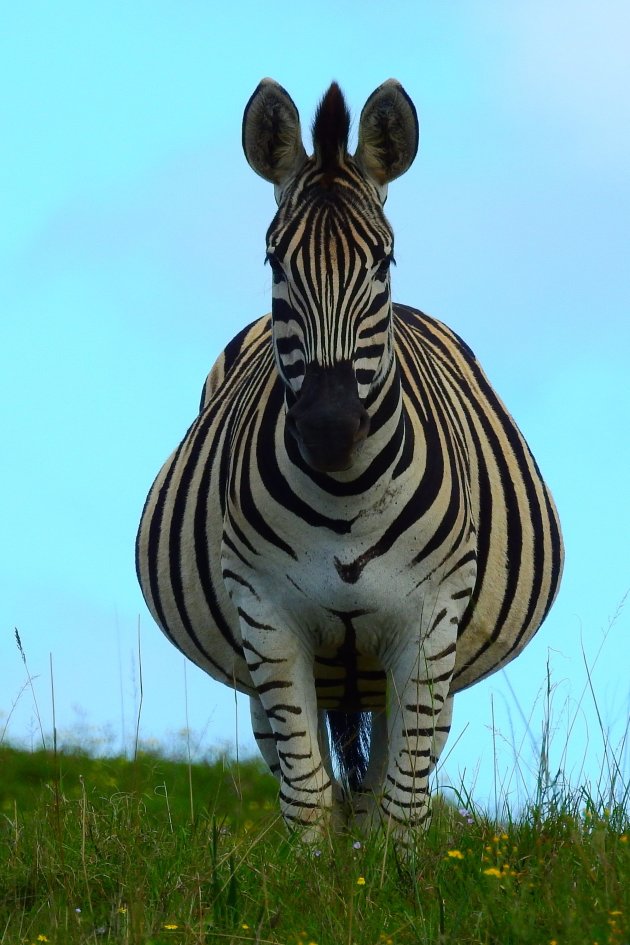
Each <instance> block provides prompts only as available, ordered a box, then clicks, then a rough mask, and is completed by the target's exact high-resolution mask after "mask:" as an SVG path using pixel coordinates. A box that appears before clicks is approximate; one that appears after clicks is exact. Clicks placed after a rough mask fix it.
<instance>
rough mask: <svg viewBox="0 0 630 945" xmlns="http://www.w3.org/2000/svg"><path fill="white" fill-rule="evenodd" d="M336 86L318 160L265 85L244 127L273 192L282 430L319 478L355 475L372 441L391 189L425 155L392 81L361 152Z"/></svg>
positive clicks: (321, 125) (326, 109)
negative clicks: (352, 142) (352, 140)
mask: <svg viewBox="0 0 630 945" xmlns="http://www.w3.org/2000/svg"><path fill="white" fill-rule="evenodd" d="M349 127H350V115H349V112H348V109H347V107H346V103H345V101H344V98H343V95H342V93H341V90H340V88H339V86H338V85H337V84H336V83H333V84H332V85H331V86H330V88H329V89H328V92H327V93H326V95H325V96H324V98H323V99H322V101H321V103H320V105H319V108H318V110H317V114H316V116H315V121H314V123H313V149H314V153H313V154H312V156H310V157H309V156H308V155H307V153H306V151H305V149H304V145H303V143H302V136H301V131H300V118H299V114H298V111H297V108H296V107H295V104H294V103H293V101H292V99H291V98H290V96H289V95H288V94H287V92H286V91H285V90H284V89H283V88H282V86H280V85H278V84H277V83H276V82H274V81H273V80H271V79H263V81H262V82H261V83H260V85H259V86H258V88H257V89H256V91H255V92H254V94H253V95H252V97H251V98H250V100H249V102H248V104H247V107H246V109H245V114H244V117H243V149H244V151H245V156H246V158H247V160H248V162H249V164H250V165H251V167H252V168H253V169H254V170H255V171H256V172H257V173H258V174H260V175H261V177H264V178H265V180H268V181H270V182H271V183H273V185H274V189H275V195H276V201H277V203H278V211H277V213H276V215H275V217H274V219H273V221H272V223H271V226H270V227H269V229H268V231H267V261H268V262H269V265H270V266H271V271H272V275H273V299H272V336H273V345H274V351H275V357H276V363H277V366H278V371H279V374H280V377H281V378H282V381H283V383H284V385H285V391H286V401H287V407H288V411H287V416H286V427H287V430H288V432H289V434H290V435H291V436H293V437H294V438H295V440H296V442H297V445H298V447H299V449H300V452H301V454H302V457H303V459H304V460H305V462H307V463H308V464H309V465H310V466H311V467H312V468H314V469H316V470H318V471H321V472H336V471H340V470H343V469H348V468H349V467H350V466H352V464H353V461H354V458H355V455H356V452H357V450H358V448H359V447H360V445H361V444H362V443H363V441H364V440H365V438H366V437H367V436H368V434H369V432H370V406H371V405H372V404H373V403H374V400H375V398H376V396H377V394H378V391H379V389H380V387H381V386H382V384H383V382H384V380H385V378H386V377H387V375H388V372H389V371H390V369H392V365H393V339H392V315H391V292H390V279H389V268H390V265H391V263H392V261H393V241H394V240H393V233H392V230H391V227H390V226H389V223H388V222H387V220H386V218H385V214H384V213H383V204H384V203H385V199H386V196H387V185H388V184H389V182H390V181H391V180H393V179H394V178H396V177H399V176H400V175H401V174H403V173H404V172H405V171H406V170H407V169H408V168H409V166H410V165H411V163H412V161H413V159H414V157H415V155H416V151H417V149H418V120H417V116H416V110H415V108H414V106H413V103H412V102H411V100H410V98H409V97H408V95H407V93H406V92H405V91H404V89H403V88H402V86H401V85H400V84H399V83H398V82H396V81H395V80H394V79H389V80H388V81H387V82H385V83H384V84H383V85H381V86H379V88H378V89H376V91H375V92H373V93H372V95H371V96H370V97H369V98H368V100H367V102H366V104H365V106H364V108H363V111H362V113H361V118H360V121H359V134H358V147H357V150H356V152H355V153H354V155H350V154H349V153H348V133H349Z"/></svg>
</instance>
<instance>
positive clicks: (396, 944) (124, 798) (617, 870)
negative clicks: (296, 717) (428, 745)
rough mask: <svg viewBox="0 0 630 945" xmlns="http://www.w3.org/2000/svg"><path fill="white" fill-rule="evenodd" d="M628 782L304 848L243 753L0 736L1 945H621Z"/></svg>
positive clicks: (441, 810) (441, 813)
mask: <svg viewBox="0 0 630 945" xmlns="http://www.w3.org/2000/svg"><path fill="white" fill-rule="evenodd" d="M629 836H630V823H629V819H628V810H627V791H626V793H625V794H624V793H623V792H622V794H621V796H620V797H619V798H618V799H617V800H614V799H613V800H612V801H610V802H609V806H607V807H604V806H603V803H602V802H596V801H594V800H593V799H592V798H591V797H589V795H588V793H587V792H586V791H578V792H576V793H575V794H573V795H571V796H558V795H557V793H555V794H554V795H553V797H551V798H549V797H544V796H542V795H541V796H540V797H539V798H538V799H537V801H536V803H532V804H531V805H530V807H529V808H528V809H526V810H524V811H522V812H520V813H519V815H518V817H516V818H514V819H512V818H510V816H509V815H508V816H507V820H506V821H505V822H504V823H495V822H493V821H492V820H491V819H490V818H488V817H487V816H485V815H484V814H483V813H482V812H479V811H475V810H463V809H461V810H457V809H455V808H453V807H451V806H450V805H448V804H446V803H444V802H441V803H440V802H439V801H438V803H437V804H436V811H435V816H434V820H433V824H432V826H431V828H430V830H429V832H428V833H427V835H426V836H425V837H423V838H422V840H421V842H420V845H419V849H418V852H417V855H416V857H415V859H414V860H413V861H412V862H409V863H401V862H399V860H398V858H397V855H396V851H395V850H394V849H393V848H392V844H391V843H390V842H388V839H387V837H374V838H371V839H369V840H367V841H366V840H365V838H358V837H347V836H346V837H343V836H342V837H329V838H326V840H325V841H322V843H321V845H320V847H319V848H314V849H310V848H304V847H303V845H301V844H300V843H299V842H298V841H297V839H296V838H295V837H293V838H291V837H289V836H288V835H287V832H286V830H285V828H284V826H283V825H282V823H281V822H280V821H279V818H278V806H277V789H276V784H275V782H274V780H273V778H271V777H270V776H269V774H267V773H266V772H265V769H264V768H263V767H262V764H261V763H259V762H258V761H245V762H241V763H240V764H239V765H236V764H235V763H234V762H231V761H229V760H228V759H220V760H217V761H215V762H213V763H211V764H193V765H190V766H189V765H188V764H185V763H182V762H179V761H173V760H169V759H167V758H162V757H159V756H154V755H140V756H139V757H138V758H137V759H136V760H135V761H127V760H124V759H121V758H107V759H101V758H94V757H90V756H88V755H83V754H80V753H76V752H73V753H69V754H67V753H59V754H56V755H55V754H53V753H49V752H44V751H39V752H24V751H20V750H17V749H14V748H10V747H0V943H2V945H5V943H6V945H14V943H15V945H18V943H35V942H46V941H47V942H50V943H51V945H79V943H81V945H82V943H88V942H89V943H100V942H113V943H129V945H166V943H177V945H184V943H186V945H188V943H190V945H192V943H195V945H201V943H210V942H212V943H214V942H217V943H219V942H221V943H237V942H238V943H243V942H252V943H255V942H258V943H277V945H300V943H301V945H309V943H316V945H346V943H347V945H352V943H354V945H417V943H420V945H424V943H427V945H428V943H438V942H439V943H442V945H446V943H449V945H450V943H453V945H455V943H457V945H468V943H475V945H477V943H493V945H494V943H496V945H509V943H515V945H516V943H518V945H552V943H557V945H566V943H575V945H587V943H588V945H595V943H597V945H627V943H628V942H629V941H630V931H629V929H630V921H629V920H630V842H629Z"/></svg>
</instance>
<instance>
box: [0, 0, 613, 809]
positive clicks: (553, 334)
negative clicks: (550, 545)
mask: <svg viewBox="0 0 630 945" xmlns="http://www.w3.org/2000/svg"><path fill="white" fill-rule="evenodd" d="M382 11H383V7H382V5H381V4H378V5H377V4H376V3H374V2H373V0H362V2H361V3H355V2H348V3H345V4H344V5H343V6H340V5H339V4H338V3H337V2H334V3H332V2H323V3H319V4H318V6H317V13H316V14H315V13H314V11H313V10H312V9H311V7H310V5H309V6H307V5H305V6H304V8H303V9H302V8H299V9H294V10H293V11H292V12H291V13H290V14H289V13H284V14H283V15H282V22H278V21H277V20H274V17H273V16H272V15H271V14H270V13H269V8H268V7H265V6H264V5H261V4H259V3H252V2H242V3H240V4H238V5H233V6H229V5H224V6H223V7H222V8H221V9H220V10H216V9H215V5H211V4H210V3H208V2H205V3H203V2H192V0H191V2H184V0H182V2H178V3H173V2H170V3H168V2H159V0H153V2H151V3H148V2H146V3H145V2H135V3H132V4H129V3H127V4H122V3H116V2H114V3H112V4H108V6H107V9H105V8H104V7H103V8H101V9H100V10H98V8H96V7H94V6H93V5H88V4H85V3H78V2H77V3H71V2H64V0H61V2H60V3H58V4H55V5H50V4H46V3H35V2H33V3H29V2H26V3H23V4H21V5H20V6H19V7H18V6H17V5H13V6H12V7H11V8H10V9H7V10H5V11H4V12H3V29H2V33H1V35H0V76H1V78H2V90H3V91H2V95H1V96H0V123H1V126H2V128H3V129H4V132H5V133H4V135H3V138H4V144H3V148H2V152H1V153H0V207H1V214H0V221H1V222H0V311H1V312H2V320H1V323H0V325H1V327H0V332H1V335H0V385H1V386H2V404H3V409H2V411H1V412H0V436H1V442H2V444H3V462H2V466H1V471H0V476H1V478H2V488H1V489H0V496H1V498H0V502H1V503H2V509H1V520H2V523H3V535H4V540H3V541H2V543H1V545H0V555H1V557H2V561H1V565H0V732H2V729H3V728H4V727H5V724H6V734H5V737H7V738H9V739H13V740H19V739H22V740H24V741H26V742H27V743H30V742H31V741H34V742H36V741H37V732H38V725H37V723H36V721H35V707H34V702H33V697H32V694H31V693H30V691H29V690H25V691H22V687H23V684H24V681H25V679H26V676H25V671H24V667H23V665H22V662H21V659H20V656H19V654H18V652H17V649H16V647H15V643H14V638H13V628H14V627H18V629H19V631H20V634H21V637H22V641H23V643H24V648H25V651H26V654H27V658H28V662H29V668H30V671H31V673H32V674H33V675H34V676H36V677H37V679H36V680H35V682H34V688H35V694H36V698H37V702H38V706H39V711H40V714H41V716H42V720H43V724H44V728H45V729H46V730H47V731H49V730H50V728H51V726H52V712H51V686H50V680H49V666H50V656H51V654H52V665H53V677H54V692H55V710H56V720H57V727H58V729H59V730H60V731H61V732H62V733H64V732H68V731H75V732H82V733H83V734H84V735H89V736H90V737H97V736H101V735H107V733H109V735H110V737H111V739H112V740H113V744H114V747H118V746H119V745H120V743H121V741H122V740H123V739H127V740H129V738H130V737H131V735H132V733H133V730H134V728H135V724H136V715H137V707H138V699H139V680H138V659H137V628H138V625H139V626H140V638H141V652H142V676H143V704H142V713H141V719H140V731H141V734H142V735H143V736H144V737H145V738H146V739H150V738H156V739H158V740H160V741H162V742H165V743H166V744H169V743H171V742H172V741H173V740H174V739H175V740H176V739H177V735H176V733H177V732H178V731H180V730H181V729H182V728H183V727H184V726H185V724H186V711H187V712H188V719H189V724H190V727H191V728H192V729H193V730H194V731H195V733H197V738H198V742H199V744H200V746H201V749H202V750H205V749H208V748H209V747H211V746H213V745H217V744H228V745H233V744H234V743H235V741H238V742H239V743H240V744H241V745H242V747H243V748H244V750H248V749H250V748H251V746H252V740H251V736H250V734H249V731H250V726H249V713H248V709H247V705H246V704H245V703H242V702H240V703H239V706H238V709H236V708H235V701H234V697H233V694H232V693H231V692H230V691H229V690H228V689H226V688H224V687H222V686H220V685H219V684H217V683H213V682H212V681H211V680H209V679H208V678H207V677H205V676H203V674H201V673H200V672H199V671H198V670H196V669H195V668H194V667H192V666H189V667H188V670H187V672H186V691H187V695H186V696H185V686H184V683H185V680H184V665H183V658H182V657H180V655H179V654H178V653H177V651H176V650H174V649H173V648H172V647H171V646H170V645H169V644H168V643H167V642H166V640H165V639H163V638H162V636H161V634H160V632H159V631H158V630H157V628H155V626H154V625H153V624H152V622H151V619H150V617H149V615H148V613H147V611H146V610H145V607H144V604H143V601H142V598H141V595H140V592H139V589H138V587H137V584H136V579H135V573H134V567H133V542H134V536H135V530H136V527H137V522H138V519H139V515H140V511H141V508H142V503H143V501H144V498H145V495H146V492H147V491H148V488H149V486H150V484H151V481H152V479H153V477H154V475H155V474H156V472H157V470H158V468H159V466H160V465H161V463H162V462H163V460H164V459H165V458H166V456H167V454H168V453H169V452H170V451H171V449H172V448H173V447H174V446H175V445H176V444H177V442H178V441H179V439H180V438H181V436H182V435H183V433H184V432H185V430H186V428H187V426H188V424H189V423H190V422H191V420H192V419H193V417H194V413H195V411H196V408H197V404H198V397H199V392H200V390H201V385H202V382H203V380H204V378H205V375H206V373H207V371H208V370H209V368H210V366H211V365H212V363H213V361H214V359H215V358H216V356H217V354H218V353H219V351H220V349H221V348H222V346H223V345H224V344H225V343H226V342H227V341H228V340H229V339H230V338H231V337H232V335H234V334H235V333H236V331H237V330H238V329H239V328H240V327H242V326H243V325H244V324H246V323H247V322H249V321H251V320H252V319H253V318H255V317H256V316H258V315H261V314H263V313H264V312H265V311H267V310H268V307H269V304H270V277H269V272H268V270H267V269H266V268H264V267H263V257H264V233H265V230H266V227H267V225H268V223H269V222H270V220H271V216H272V214H273V209H274V201H273V194H272V191H271V188H270V187H269V186H268V185H266V184H265V182H263V181H262V180H260V179H259V178H257V177H256V176H255V175H254V174H253V173H252V172H251V171H250V169H249V168H248V166H247V164H246V162H245V159H244V157H243V155H242V151H241V144H240V126H241V117H242V112H243V108H244V105H245V103H246V101H247V99H248V97H249V95H250V94H251V92H252V91H253V89H254V88H255V86H256V84H257V83H258V81H259V79H260V78H261V77H262V76H264V75H271V76H272V77H274V78H275V79H277V80H278V81H280V82H281V83H282V84H283V85H284V86H285V87H286V88H287V89H288V91H289V92H290V94H291V95H292V96H293V98H294V100H295V101H296V104H297V105H298V108H299V109H300V113H301V116H302V125H303V129H304V134H305V138H306V141H307V146H308V143H309V133H308V129H309V127H310V122H311V119H312V116H313V111H314V108H315V105H316V103H317V100H318V99H319V97H320V96H321V95H322V93H323V92H324V91H325V89H326V87H327V85H328V84H329V82H330V81H331V80H332V79H336V80H338V81H339V82H340V84H341V85H342V87H343V89H344V90H345V92H346V95H347V98H348V101H349V104H350V106H351V109H352V111H353V114H354V116H355V118H356V117H358V113H359V112H360V109H361V107H362V105H363V103H364V101H365V99H366V98H367V96H368V95H369V94H370V92H371V91H372V90H373V89H374V88H375V87H376V86H377V85H378V84H379V83H380V82H382V81H383V80H384V79H385V78H388V77H389V76H395V77H396V78H398V79H399V80H400V81H401V82H402V83H403V84H404V85H405V87H406V89H407V91H408V92H409V94H410V95H411V96H412V98H413V99H414V101H415V103H416V106H417V108H418V112H419V117H420V123H421V147H420V153H419V156H418V158H417V160H416V163H415V165H414V166H413V167H412V169H411V170H410V171H409V172H408V174H407V175H406V176H405V177H404V178H402V179H401V180H399V181H397V182H395V183H394V184H393V185H392V186H391V188H390V195H389V200H388V204H387V212H388V216H389V219H390V221H391V222H392V224H393V226H394V230H395V233H396V257H397V262H398V266H397V268H396V270H395V272H394V279H393V283H394V297H395V298H396V299H397V300H399V301H401V302H406V303H408V304H412V305H415V306H417V307H419V308H422V309H423V310H425V311H427V312H429V313H430V314H432V315H434V316H436V317H438V318H440V319H442V320H443V321H446V322H447V323H448V324H449V325H451V326H452V327H453V328H454V329H455V330H456V331H458V332H459V333H460V334H461V335H463V337H464V338H465V339H466V340H467V342H468V343H469V344H470V345H471V346H472V347H473V349H474V350H475V352H476V353H477V355H478V357H479V359H480V360H481V362H482V364H483V365H484V367H485V369H486V371H487V373H488V374H489V375H490V378H491V380H492V382H493V383H494V385H495V387H496V388H497V390H498V391H499V393H500V394H501V396H502V397H503V399H504V400H505V401H506V403H507V404H508V407H509V409H510V410H511V412H512V413H513V414H514V416H515V417H516V419H517V421H518V422H519V424H520V426H521V427H522V429H523V431H524V433H525V435H526V436H527V438H528V440H529V442H530V445H531V446H532V448H533V450H534V452H535V455H536V457H537V459H538V461H539V464H540V466H541V468H542V470H543V472H544V474H545V476H546V478H547V480H548V482H549V484H550V485H551V487H552V489H553V491H554V495H555V497H556V500H557V504H558V507H559V510H560V513H561V518H562V522H563V526H564V532H565V539H566V544H567V564H566V571H565V578H564V583H563V587H562V591H561V594H560V597H559V599H558V601H557V603H556V605H555V608H554V610H553V612H552V614H551V616H550V617H549V619H548V621H547V622H546V624H545V625H544V627H543V629H542V630H541V631H540V633H539V635H538V637H537V638H536V640H535V641H534V642H533V643H532V644H531V646H530V647H529V648H528V650H527V651H526V652H525V653H524V654H523V656H522V657H521V658H520V659H519V660H518V661H517V662H516V663H514V664H512V666H511V667H510V668H509V670H508V672H507V673H506V674H501V675H498V676H496V677H493V678H492V679H491V680H488V681H487V682H485V683H483V684H481V685H480V686H478V687H475V688H473V689H472V690H470V691H469V692H468V693H465V694H463V695H462V696H461V697H460V698H459V701H457V702H456V709H455V719H454V727H453V736H452V738H451V742H450V744H449V746H447V753H448V751H449V748H450V749H452V750H451V753H450V755H449V757H448V759H447V761H446V763H445V766H444V772H443V775H444V776H445V777H446V776H450V777H451V778H452V779H453V780H454V781H455V782H458V781H459V780H460V778H461V777H462V776H463V777H464V781H465V783H466V784H467V786H468V787H469V788H471V790H473V792H474V793H475V794H476V795H477V796H478V797H487V796H489V795H491V793H492V791H493V785H494V778H495V766H498V770H499V780H500V781H502V783H503V784H504V786H505V789H506V791H509V792H516V788H517V785H518V782H519V779H520V778H521V774H522V775H523V777H526V775H527V771H528V770H529V767H531V764H532V759H533V757H534V755H535V749H534V746H535V745H536V744H537V743H539V740H540V733H541V730H542V725H543V719H544V718H545V712H546V711H547V709H546V697H545V691H546V686H547V676H546V673H547V665H548V664H549V666H550V672H551V685H552V696H551V727H552V732H553V734H554V746H555V747H554V749H553V750H554V752H555V755H554V758H553V763H556V762H557V764H562V765H563V766H564V767H565V769H566V771H567V773H569V774H572V776H573V777H579V776H580V775H581V776H582V777H584V778H589V779H591V780H593V781H596V780H597V778H598V776H599V772H600V770H601V757H602V751H601V741H602V739H601V731H600V727H599V723H598V721H597V716H596V712H595V709H594V707H593V701H592V698H591V696H590V695H589V692H588V688H587V691H586V695H583V693H584V687H585V686H586V685H587V681H588V680H587V674H586V671H585V666H584V658H583V653H582V650H583V651H584V654H585V656H586V661H587V662H588V664H589V665H590V666H591V667H592V679H593V684H594V688H595V692H596V694H597V700H598V709H599V712H600V713H601V716H602V718H603V722H604V726H605V727H606V729H607V730H610V733H611V738H612V740H613V742H615V740H618V739H619V738H620V737H621V736H622V734H623V731H624V727H625V724H626V720H627V716H628V706H629V704H630V692H629V685H628V678H629V677H630V672H629V670H630V656H629V652H630V648H629V647H628V630H629V624H630V616H629V613H630V611H629V609H628V608H627V607H626V608H625V609H623V608H622V609H621V612H620V613H619V614H618V616H617V617H616V619H615V620H613V622H612V627H611V629H610V630H608V631H607V628H608V627H609V624H610V620H611V618H612V617H613V615H614V614H615V613H616V612H617V610H618V607H619V604H620V602H621V601H622V599H623V597H624V595H625V594H626V592H627V591H628V590H629V589H630V553H629V551H628V536H629V535H630V502H629V501H628V484H627V479H628V472H627V471H628V468H629V467H630V447H629V443H628V441H629V437H628V428H629V424H628V416H629V413H630V384H629V380H628V378H629V372H628V358H629V355H630V325H629V321H630V320H629V312H630V279H629V265H628V258H629V237H630V222H629V221H630V176H629V174H628V168H629V167H630V114H629V112H630V106H629V104H628V103H629V95H628V91H629V89H630V65H629V61H628V56H627V48H628V40H629V39H630V15H629V14H628V12H627V7H626V4H625V3H624V2H622V0H619V2H615V0H603V2H602V3H600V4H598V5H597V6H595V5H593V4H590V3H586V2H571V3H569V2H565V0H559V2H556V3H554V4H547V3H544V2H542V0H532V2H530V3H528V4H501V5H499V4H497V3H494V2H490V0H488V2H485V0H479V2H474V3H473V2H465V0H464V2H461V3H459V4H457V7H456V8H455V6H454V5H452V4H440V5H438V4H435V3H434V4H429V3H423V2H417V0H416V2H396V3H394V4H391V5H390V7H389V8H388V12H387V14H386V15H384V14H383V12H382ZM276 15H277V13H276ZM493 720H494V721H493ZM493 725H494V734H493ZM569 731H570V735H569V734H568V733H569ZM567 744H568V750H567V752H566V757H565V752H564V749H565V746H566V745H567ZM453 745H454V747H453ZM521 746H522V753H521V760H520V761H519V762H518V763H517V762H516V761H515V759H514V755H515V751H516V750H518V749H519V748H520V747H521ZM495 762H496V765H495ZM627 766H628V758H627V755H626V771H627ZM514 796H516V794H515V793H514Z"/></svg>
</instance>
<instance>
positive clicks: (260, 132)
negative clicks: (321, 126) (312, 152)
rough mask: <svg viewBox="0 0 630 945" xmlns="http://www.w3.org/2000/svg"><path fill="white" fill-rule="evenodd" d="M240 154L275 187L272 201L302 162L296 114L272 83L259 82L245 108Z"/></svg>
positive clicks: (299, 132) (302, 154) (300, 133)
mask: <svg viewBox="0 0 630 945" xmlns="http://www.w3.org/2000/svg"><path fill="white" fill-rule="evenodd" d="M243 151H244V152H245V157H246V158H247V161H248V164H249V166H250V167H251V168H252V169H253V170H255V171H256V173H257V174H260V176H261V177H264V178H265V180H268V181H270V182H271V183H272V184H275V189H276V199H278V198H279V195H280V194H281V192H282V190H284V188H285V187H286V185H287V184H288V182H289V181H290V180H291V178H292V177H294V175H295V174H296V173H297V171H298V170H299V169H300V167H301V166H302V164H303V163H304V161H305V160H306V151H305V150H304V145H303V144H302V132H301V129H300V116H299V113H298V110H297V108H296V107H295V103H294V102H293V99H292V98H291V96H290V95H289V93H288V92H286V91H285V90H284V89H283V88H282V86H281V85H278V83H277V82H274V80H273V79H263V80H262V82H261V83H260V85H259V86H258V88H257V89H256V91H255V92H254V94H253V95H252V97H251V98H250V100H249V102H248V103H247V105H246V106H245V113H244V115H243Z"/></svg>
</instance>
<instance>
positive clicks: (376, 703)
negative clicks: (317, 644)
mask: <svg viewBox="0 0 630 945" xmlns="http://www.w3.org/2000/svg"><path fill="white" fill-rule="evenodd" d="M314 671H315V688H316V691H317V704H318V707H319V708H320V709H339V710H342V711H344V712H365V711H369V710H374V709H384V708H385V673H384V672H383V669H382V667H381V666H380V663H379V662H378V661H377V659H376V658H375V657H374V656H368V655H364V654H358V653H357V652H356V650H351V649H350V648H349V647H348V646H342V647H340V648H338V649H332V648H327V649H320V650H318V651H317V652H316V654H315V666H314Z"/></svg>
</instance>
